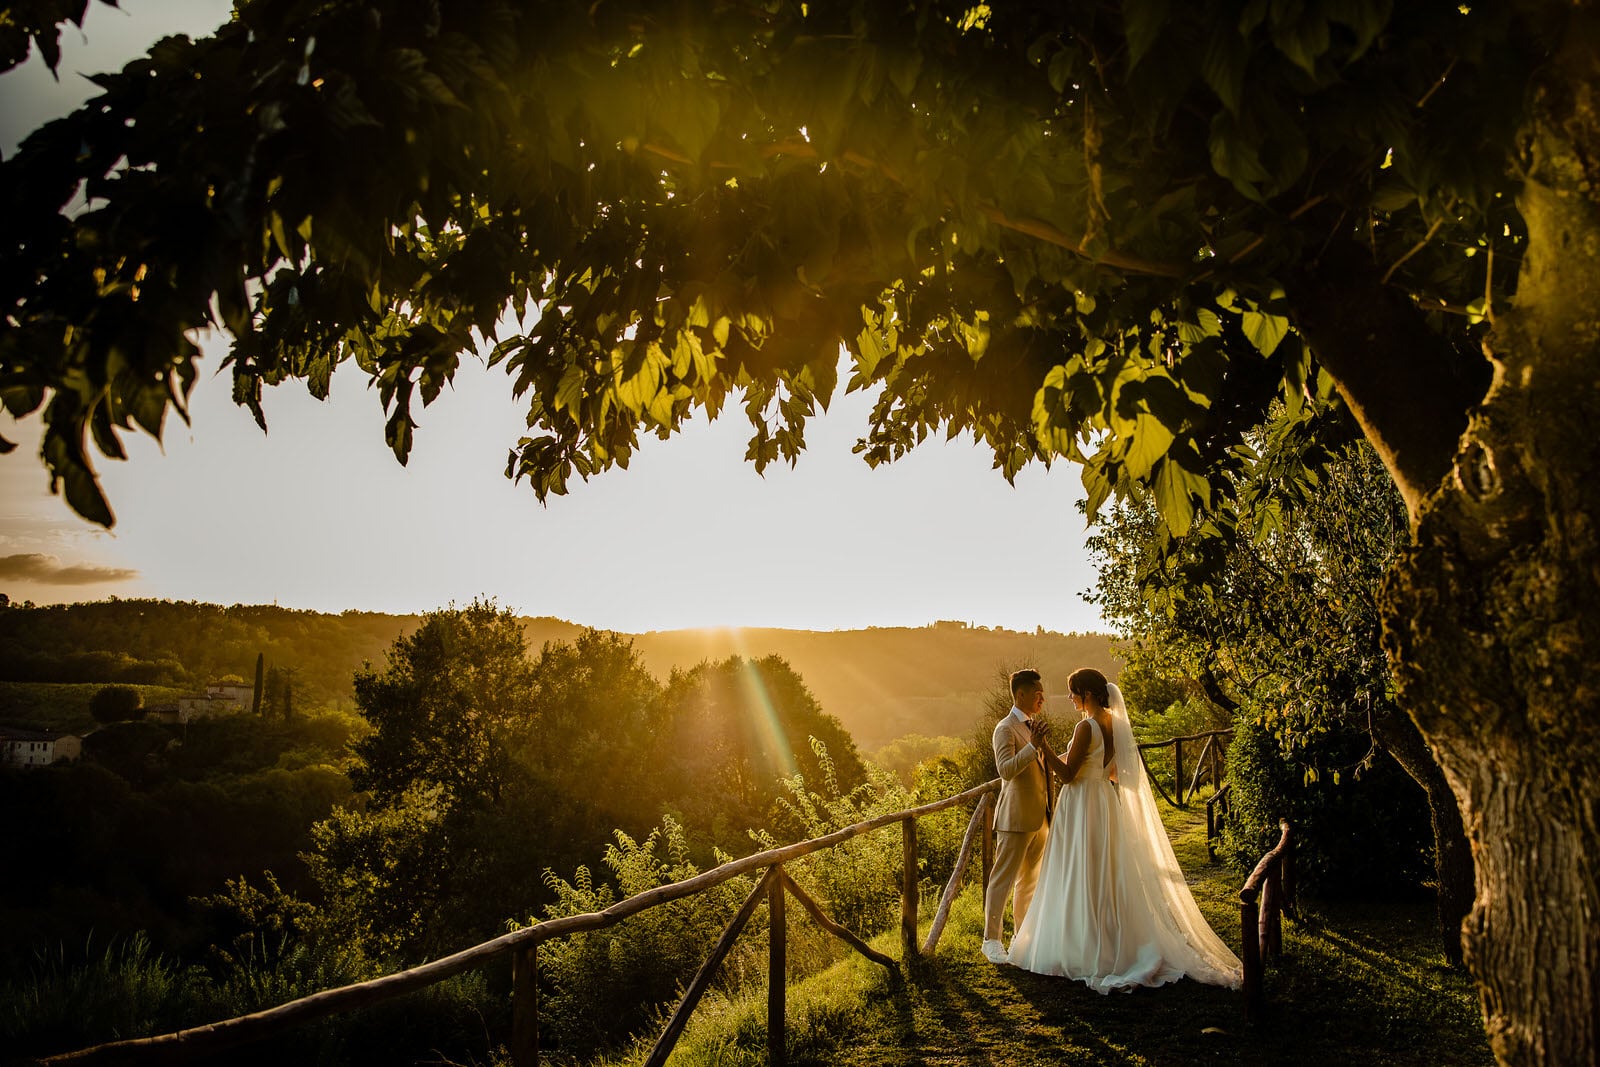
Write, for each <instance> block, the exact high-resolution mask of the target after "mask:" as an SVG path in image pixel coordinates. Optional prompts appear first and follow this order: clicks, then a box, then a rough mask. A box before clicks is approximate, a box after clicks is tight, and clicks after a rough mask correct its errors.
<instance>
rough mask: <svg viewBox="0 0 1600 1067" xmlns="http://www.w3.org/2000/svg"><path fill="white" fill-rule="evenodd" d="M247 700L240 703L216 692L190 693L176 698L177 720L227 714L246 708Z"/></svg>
mask: <svg viewBox="0 0 1600 1067" xmlns="http://www.w3.org/2000/svg"><path fill="white" fill-rule="evenodd" d="M249 706H250V704H249V703H248V702H246V703H244V704H240V703H238V702H237V701H235V700H234V699H233V698H232V697H226V696H222V695H220V694H217V693H212V692H209V691H208V692H205V693H190V694H189V695H188V696H181V697H179V698H178V721H179V722H190V721H192V720H194V719H209V718H211V717H213V716H216V715H227V714H230V713H231V712H235V711H241V710H243V709H245V708H248V707H249Z"/></svg>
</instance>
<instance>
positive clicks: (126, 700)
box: [89, 685, 144, 723]
mask: <svg viewBox="0 0 1600 1067" xmlns="http://www.w3.org/2000/svg"><path fill="white" fill-rule="evenodd" d="M89 714H91V715H93V716H94V718H95V721H96V722H102V723H104V722H125V721H127V720H128V719H137V718H140V717H142V716H143V715H144V695H143V694H142V693H140V692H139V690H137V689H135V688H133V686H131V685H108V686H106V687H105V688H103V689H101V690H100V691H99V692H97V693H96V694H95V695H94V696H92V697H90V698H89Z"/></svg>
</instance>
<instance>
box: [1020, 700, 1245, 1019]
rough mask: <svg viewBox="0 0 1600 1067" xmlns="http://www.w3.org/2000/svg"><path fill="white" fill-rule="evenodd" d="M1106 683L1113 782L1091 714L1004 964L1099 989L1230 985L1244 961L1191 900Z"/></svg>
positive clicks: (1127, 730)
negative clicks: (1081, 755)
mask: <svg viewBox="0 0 1600 1067" xmlns="http://www.w3.org/2000/svg"><path fill="white" fill-rule="evenodd" d="M1110 691H1111V698H1112V699H1111V701H1110V707H1109V708H1108V710H1109V711H1110V712H1111V719H1112V730H1113V735H1112V739H1113V741H1114V742H1115V745H1114V748H1115V752H1116V760H1115V766H1116V772H1117V773H1116V777H1117V780H1116V781H1112V780H1111V777H1110V767H1108V766H1107V765H1106V763H1105V738H1104V737H1103V736H1102V735H1101V729H1100V724H1099V723H1097V722H1095V721H1094V720H1093V719H1090V720H1089V722H1090V734H1091V737H1092V741H1091V746H1090V749H1089V752H1088V754H1087V756H1086V757H1085V759H1084V761H1083V766H1082V767H1081V768H1080V769H1079V771H1078V774H1077V777H1076V778H1074V779H1073V780H1072V781H1071V782H1069V783H1068V784H1067V785H1065V786H1063V787H1062V789H1061V793H1060V796H1059V797H1058V798H1057V801H1056V807H1055V817H1054V819H1053V820H1052V821H1051V824H1050V839H1049V842H1048V843H1047V844H1046V845H1045V853H1044V859H1043V860H1042V861H1041V863H1040V870H1039V888H1038V889H1037V890H1036V891H1035V893H1034V898H1033V903H1032V905H1031V906H1030V907H1029V908H1028V914H1027V917H1026V918H1025V919H1024V920H1023V922H1022V925H1021V926H1020V927H1019V928H1018V930H1017V933H1016V937H1015V938H1013V940H1012V942H1011V962H1012V963H1014V964H1016V965H1017V966H1018V967H1022V968H1025V969H1027V970H1030V971H1036V972H1038V973H1040V974H1053V975H1064V976H1066V977H1068V978H1074V979H1077V980H1079V981H1082V982H1083V983H1085V984H1086V985H1088V986H1089V988H1091V989H1093V990H1095V991H1097V992H1099V993H1109V992H1110V991H1111V990H1113V989H1131V988H1133V987H1136V986H1159V985H1164V984H1166V983H1167V982H1172V981H1176V980H1177V979H1179V978H1182V977H1184V976H1186V975H1187V976H1188V977H1191V978H1194V979H1196V980H1197V981H1201V982H1207V983H1210V984H1212V985H1223V986H1228V987H1230V988H1234V989H1237V988H1238V987H1239V985H1240V983H1241V981H1242V978H1243V968H1242V966H1241V965H1240V963H1239V960H1238V957H1236V956H1235V955H1234V954H1233V953H1232V952H1231V951H1230V950H1229V949H1228V947H1227V946H1226V945H1225V944H1223V943H1222V940H1221V939H1220V938H1219V937H1217V935H1216V933H1215V932H1214V931H1213V930H1212V929H1211V927H1210V926H1208V925H1207V924H1206V921H1205V919H1204V917H1203V916H1201V914H1200V909H1199V908H1198V907H1197V906H1196V905H1195V902H1194V895H1193V894H1192V893H1190V892H1189V886H1188V883H1187V882H1186V881H1184V877H1183V871H1182V870H1181V869H1180V868H1179V867H1178V861H1177V858H1176V857H1175V856H1174V855H1173V853H1172V843H1171V842H1170V841H1169V840H1168V839H1167V835H1166V829H1165V827H1163V826H1162V824H1161V816H1160V813H1159V812H1158V811H1157V810H1156V807H1155V799H1154V796H1153V795H1152V794H1151V792H1150V786H1149V784H1148V783H1147V782H1146V781H1145V776H1144V765H1143V763H1142V762H1141V761H1140V759H1139V752H1138V748H1137V747H1136V743H1135V741H1134V739H1133V731H1132V728H1131V727H1129V726H1128V721H1127V710H1126V708H1125V707H1124V706H1123V703H1122V694H1121V693H1120V692H1119V691H1118V690H1117V688H1116V686H1111V687H1110Z"/></svg>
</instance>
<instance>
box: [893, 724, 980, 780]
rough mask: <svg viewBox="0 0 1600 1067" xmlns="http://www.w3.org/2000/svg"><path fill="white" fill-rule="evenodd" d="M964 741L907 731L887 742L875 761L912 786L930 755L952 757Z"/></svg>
mask: <svg viewBox="0 0 1600 1067" xmlns="http://www.w3.org/2000/svg"><path fill="white" fill-rule="evenodd" d="M964 744H965V742H963V741H962V740H961V738H959V737H925V736H923V735H922V734H906V735H905V736H904V737H901V738H899V739H897V740H895V741H891V742H890V743H889V744H887V745H884V746H883V747H882V748H880V749H878V751H876V752H874V753H873V754H872V756H871V760H872V762H873V763H874V764H875V765H876V766H878V767H881V768H883V769H884V770H886V771H893V772H894V773H895V775H896V776H897V777H898V778H899V779H900V784H901V785H904V786H907V787H910V786H911V785H912V784H913V782H914V781H915V780H916V773H917V768H918V767H919V766H921V765H922V764H923V763H925V762H927V761H928V760H931V759H938V758H940V757H953V756H955V755H957V754H959V753H960V751H961V748H962V746H963V745H964Z"/></svg>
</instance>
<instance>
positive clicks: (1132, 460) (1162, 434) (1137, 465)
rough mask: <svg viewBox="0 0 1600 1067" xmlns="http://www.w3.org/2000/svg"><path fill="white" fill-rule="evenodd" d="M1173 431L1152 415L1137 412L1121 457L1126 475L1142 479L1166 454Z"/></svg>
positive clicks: (1137, 479)
mask: <svg viewBox="0 0 1600 1067" xmlns="http://www.w3.org/2000/svg"><path fill="white" fill-rule="evenodd" d="M1173 436H1174V435H1173V432H1172V431H1171V430H1169V429H1167V427H1166V425H1165V424H1163V423H1162V421H1161V420H1160V419H1158V418H1156V417H1155V416H1154V415H1147V414H1143V413H1141V414H1139V415H1137V416H1135V418H1134V420H1133V433H1132V434H1131V435H1130V436H1129V438H1128V450H1127V452H1126V453H1125V454H1124V455H1123V457H1122V462H1123V463H1124V464H1125V465H1126V467H1127V472H1128V477H1129V478H1132V479H1134V480H1135V481H1144V480H1145V479H1146V478H1147V477H1149V475H1150V470H1151V468H1152V467H1154V466H1155V465H1156V463H1157V462H1158V461H1159V460H1161V458H1162V457H1164V456H1165V455H1166V454H1167V449H1168V448H1169V447H1171V445H1172V439H1173Z"/></svg>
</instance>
